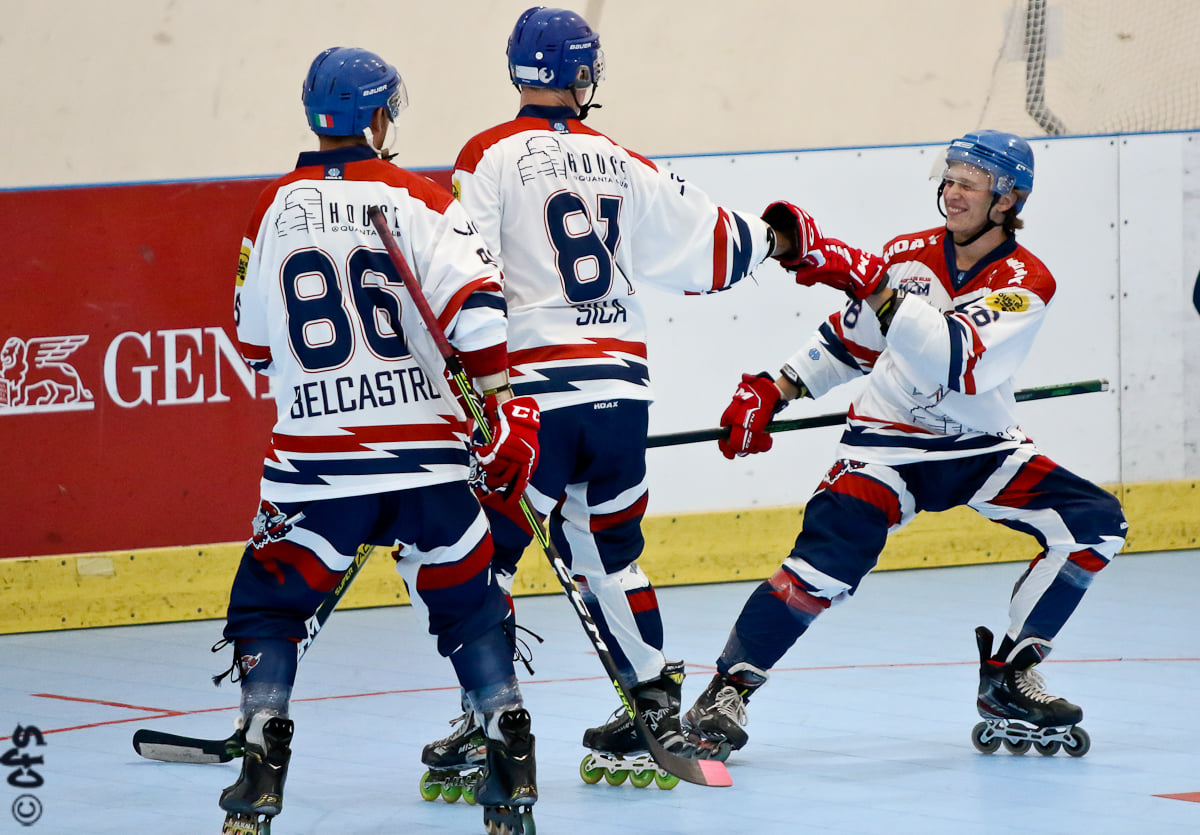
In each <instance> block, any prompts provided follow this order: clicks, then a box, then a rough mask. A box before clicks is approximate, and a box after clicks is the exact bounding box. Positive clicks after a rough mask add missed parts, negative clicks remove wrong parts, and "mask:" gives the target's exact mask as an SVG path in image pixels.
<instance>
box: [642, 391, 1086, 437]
mask: <svg viewBox="0 0 1200 835" xmlns="http://www.w3.org/2000/svg"><path fill="white" fill-rule="evenodd" d="M1095 391H1108V380H1083V381H1082V382H1079V383H1059V384H1058V385H1054V386H1038V387H1036V388H1028V389H1021V390H1020V391H1018V392H1015V394H1014V395H1013V396H1014V397H1015V398H1016V400H1017V402H1018V403H1023V402H1025V401H1026V400H1045V399H1047V398H1050V397H1069V396H1071V395H1072V394H1089V393H1091V392H1095ZM845 422H846V413H845V412H841V413H839V414H832V415H816V416H814V417H807V418H797V419H796V420H777V421H774V422H772V423H770V424H768V425H767V431H768V432H770V433H775V432H791V431H792V430H793V429H815V428H817V427H818V426H840V425H841V424H843V423H845ZM728 437H729V427H728V426H723V427H721V428H719V429H695V430H692V431H690V432H671V433H669V434H666V435H651V436H650V437H649V438H647V439H646V448H647V449H649V448H651V447H660V446H678V445H680V444H696V443H700V442H701V441H719V440H721V439H722V438H728Z"/></svg>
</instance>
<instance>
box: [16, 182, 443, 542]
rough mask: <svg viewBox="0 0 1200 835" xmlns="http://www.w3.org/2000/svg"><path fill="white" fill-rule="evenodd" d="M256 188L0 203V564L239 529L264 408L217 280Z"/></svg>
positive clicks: (173, 187)
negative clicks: (237, 352)
mask: <svg viewBox="0 0 1200 835" xmlns="http://www.w3.org/2000/svg"><path fill="white" fill-rule="evenodd" d="M426 173H427V174H429V176H431V177H432V178H433V179H435V180H437V181H438V182H440V183H442V184H443V185H448V184H449V172H448V171H437V172H426ZM267 182H268V180H267V179H253V180H224V181H210V182H190V183H158V184H148V185H120V186H97V187H84V188H62V189H45V190H30V191H9V192H0V228H3V229H4V230H5V235H4V238H5V256H6V257H5V262H6V268H5V270H4V276H3V279H2V280H0V531H2V533H0V557H21V556H38V555H46V554H73V553H82V552H89V551H111V550H122V549H131V548H150V547H163V546H173V545H196V544H204V543H212V542H230V541H237V540H241V539H245V538H246V537H247V536H248V535H249V533H250V520H251V518H252V517H253V515H254V511H255V510H256V505H257V497H258V478H259V474H260V472H261V465H262V455H263V451H264V450H265V448H266V444H267V440H268V434H269V432H270V428H271V424H272V421H273V416H274V404H273V402H272V401H271V400H270V399H266V398H264V395H266V393H267V387H266V381H265V380H264V379H262V378H258V377H254V378H251V377H249V375H247V373H246V371H245V369H244V367H242V366H241V363H240V361H237V360H236V359H235V358H234V357H232V356H231V348H232V346H233V345H235V344H236V342H235V333H234V327H233V319H232V307H233V285H234V274H235V270H236V267H237V258H238V249H239V246H240V242H241V236H242V231H243V229H244V226H245V223H246V221H247V219H248V218H249V216H250V212H251V209H252V207H253V204H254V201H255V199H256V198H257V196H258V194H259V192H260V191H261V190H262V188H263V186H264V185H265V184H266V183H267ZM249 387H253V392H252V391H251V390H250V388H249Z"/></svg>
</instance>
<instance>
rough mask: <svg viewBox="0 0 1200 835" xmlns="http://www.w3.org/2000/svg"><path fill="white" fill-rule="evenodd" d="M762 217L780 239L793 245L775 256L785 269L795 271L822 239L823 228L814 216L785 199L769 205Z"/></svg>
mask: <svg viewBox="0 0 1200 835" xmlns="http://www.w3.org/2000/svg"><path fill="white" fill-rule="evenodd" d="M762 219H763V220H764V221H765V222H766V224H767V225H768V226H770V227H771V228H772V229H774V230H775V234H776V235H777V236H778V237H779V238H780V239H782V240H783V241H785V242H786V243H790V244H791V245H792V248H791V249H789V250H788V251H787V252H782V253H780V254H779V255H776V256H775V258H776V259H778V261H779V263H780V265H781V266H782V267H783V268H784V269H785V270H789V271H793V272H794V271H795V270H796V268H797V267H800V266H801V265H802V259H803V258H804V256H805V255H807V254H808V251H809V250H810V249H811V248H812V247H813V246H815V245H816V244H817V243H818V242H820V240H821V228H820V227H819V226H817V221H816V220H814V219H813V216H812V215H810V214H809V213H808V212H806V211H804V209H801V208H800V207H799V206H795V205H792V204H791V203H787V202H785V201H783V200H777V201H775V202H774V203H772V204H771V205H770V206H767V208H766V209H764V210H763V213H762Z"/></svg>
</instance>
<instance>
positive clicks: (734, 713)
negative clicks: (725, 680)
mask: <svg viewBox="0 0 1200 835" xmlns="http://www.w3.org/2000/svg"><path fill="white" fill-rule="evenodd" d="M712 711H713V712H715V713H719V714H721V715H722V716H726V717H728V718H730V719H732V720H733V721H734V722H736V723H737V724H738V725H741V726H745V725H746V724H747V723H749V721H750V717H749V715H747V713H746V703H745V702H744V701H742V697H741V695H740V694H739V693H738V691H737V689H736V688H734V687H733V686H731V685H728V684H726V685H725V686H724V687H722V688H721V689H720V690H718V691H717V692H716V695H714V696H713V701H712Z"/></svg>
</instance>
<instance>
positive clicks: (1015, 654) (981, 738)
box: [971, 626, 1092, 757]
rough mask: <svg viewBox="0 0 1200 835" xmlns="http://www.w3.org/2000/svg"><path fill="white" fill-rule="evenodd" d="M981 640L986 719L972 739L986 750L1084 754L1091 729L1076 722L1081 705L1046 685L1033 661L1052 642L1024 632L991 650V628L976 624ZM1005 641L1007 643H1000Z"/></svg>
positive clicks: (981, 707) (1042, 655)
mask: <svg viewBox="0 0 1200 835" xmlns="http://www.w3.org/2000/svg"><path fill="white" fill-rule="evenodd" d="M975 639H976V641H977V642H978V644H979V699H978V700H977V701H976V707H977V708H978V709H979V715H980V716H982V717H983V719H984V721H982V722H980V723H979V724H978V725H976V726H975V728H974V729H973V730H972V731H971V742H972V744H974V746H975V748H976V749H977V750H979V751H981V752H983V753H985V754H991V753H994V752H995V751H997V750H998V749H999V748H1000V745H1001V744H1002V743H1003V745H1004V747H1005V748H1006V749H1008V750H1009V751H1010V752H1011V753H1013V754H1024V753H1025V752H1026V751H1028V750H1029V749H1030V747H1031V746H1032V747H1034V748H1036V749H1037V752H1038V753H1039V754H1043V755H1045V756H1047V757H1049V756H1053V755H1054V754H1055V753H1057V752H1058V749H1059V748H1060V747H1061V748H1062V749H1063V750H1065V751H1066V752H1067V753H1068V754H1070V755H1071V756H1072V757H1082V756H1083V755H1084V754H1086V753H1087V752H1088V749H1089V748H1091V747H1092V741H1091V738H1090V737H1089V736H1088V734H1087V731H1085V730H1084V729H1083V728H1080V727H1076V725H1077V724H1078V723H1079V722H1080V721H1081V720H1082V719H1083V711H1082V710H1081V709H1080V708H1079V707H1077V706H1076V705H1073V704H1071V703H1070V702H1068V701H1067V700H1066V699H1062V698H1059V697H1058V696H1052V695H1050V694H1049V693H1047V692H1046V690H1045V681H1044V679H1043V678H1042V676H1041V675H1040V674H1039V673H1036V672H1034V671H1033V669H1032V667H1033V666H1034V665H1035V664H1037V663H1038V662H1039V661H1041V660H1042V659H1043V658H1045V657H1046V654H1047V653H1048V652H1049V651H1050V642H1049V641H1046V640H1043V639H1041V638H1026V639H1025V640H1023V641H1021V642H1020V643H1019V644H1017V645H1016V646H1014V647H1013V648H1012V649H1011V650H1010V651H1008V652H1006V653H1005V657H1003V658H1001V657H999V655H1000V654H1001V652H1003V650H1001V651H998V652H997V656H996V657H993V656H992V633H991V631H990V630H988V629H987V628H985V627H982V626H980V627H979V628H977V629H976V630H975ZM1002 646H1003V645H1002Z"/></svg>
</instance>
